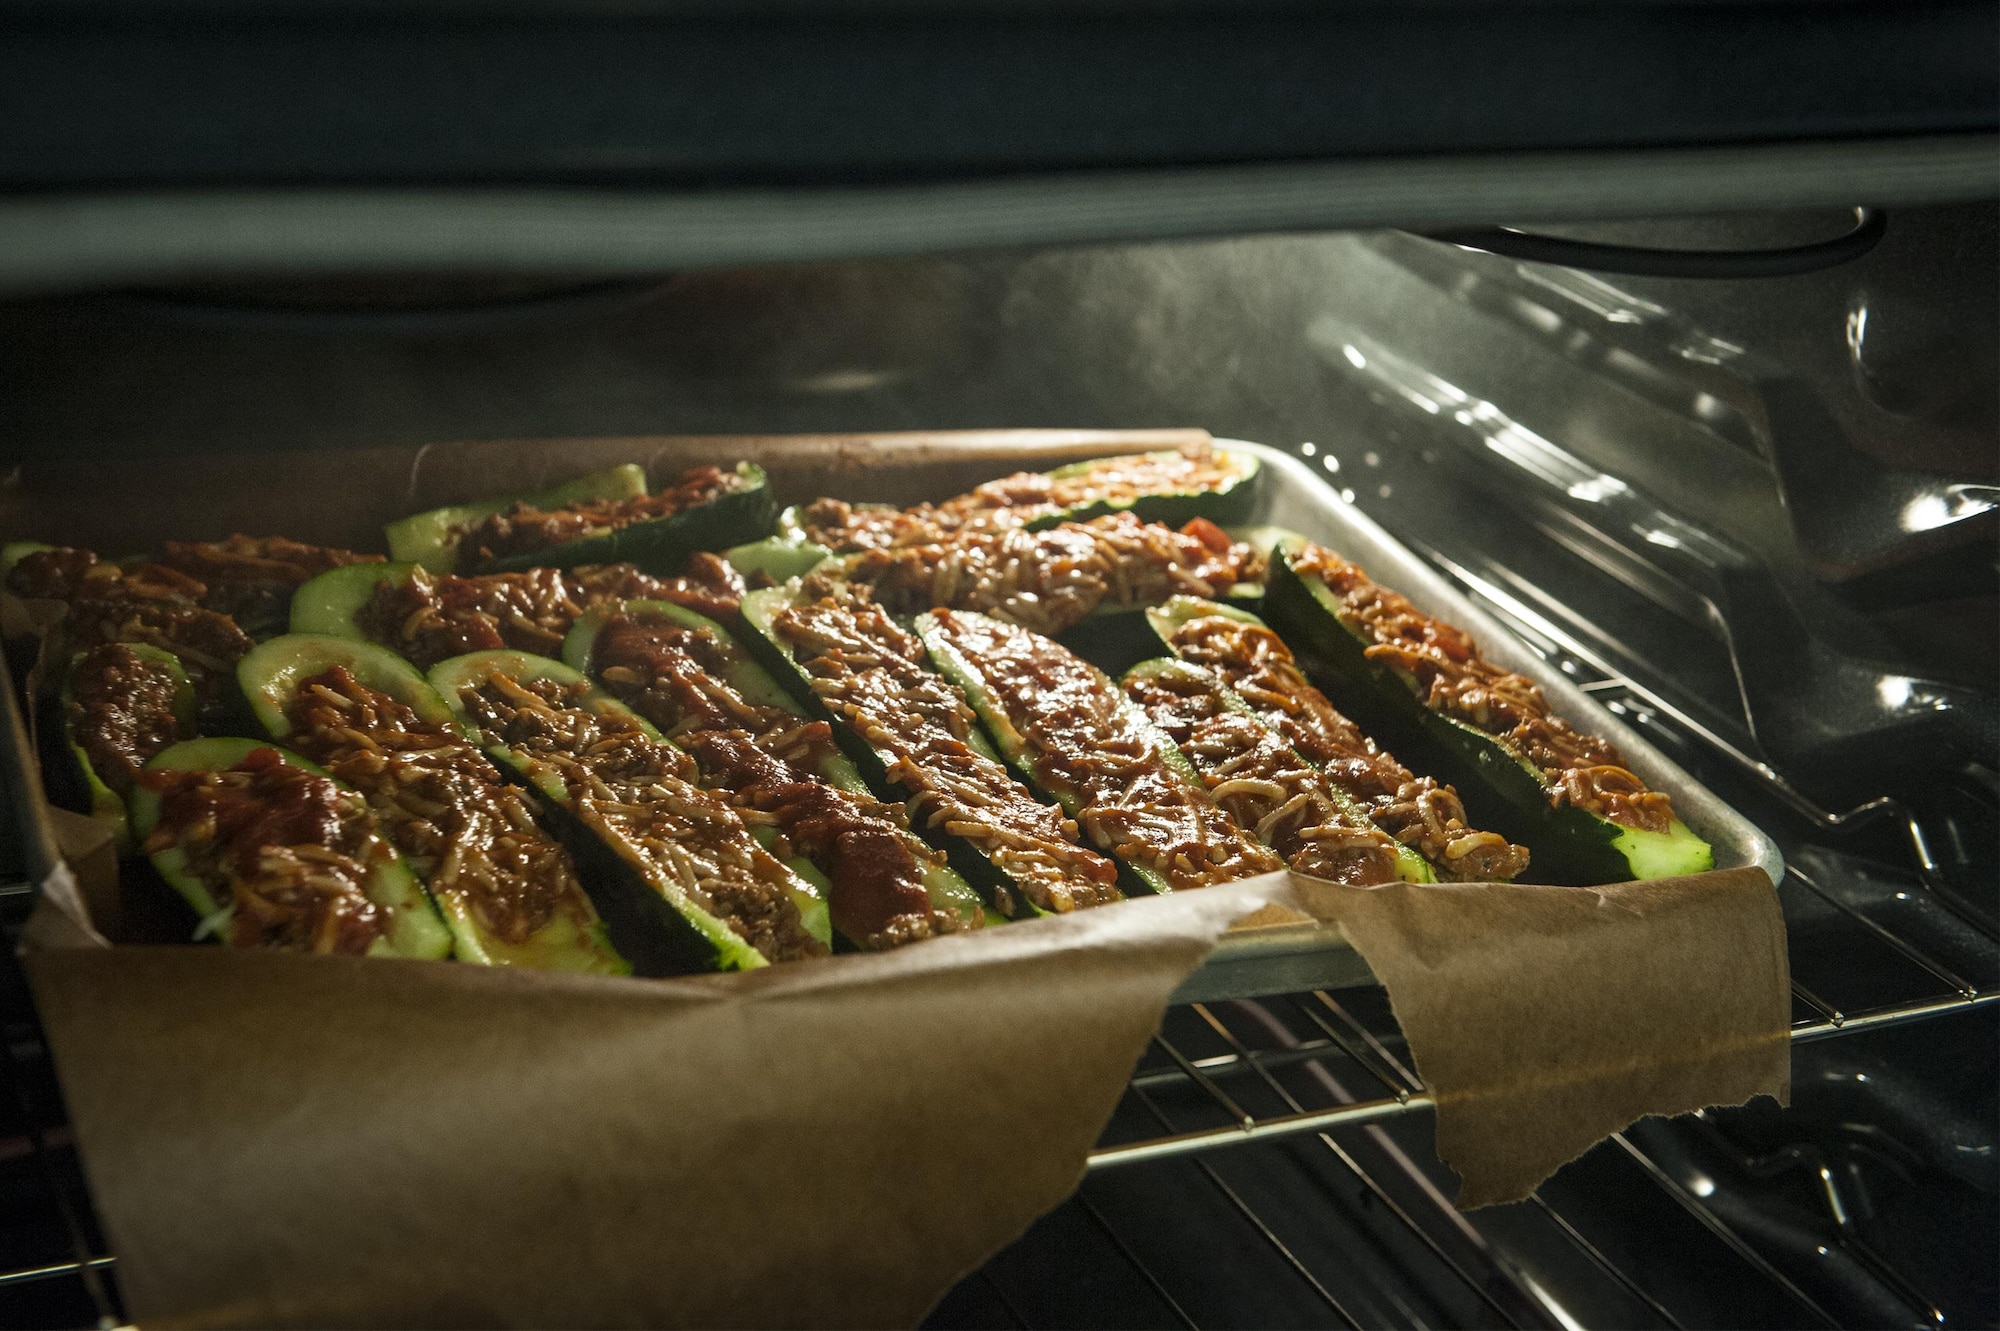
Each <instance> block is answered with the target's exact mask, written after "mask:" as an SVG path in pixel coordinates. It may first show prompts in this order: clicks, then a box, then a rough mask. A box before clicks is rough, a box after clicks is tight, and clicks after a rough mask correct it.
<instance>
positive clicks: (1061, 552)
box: [806, 513, 1263, 634]
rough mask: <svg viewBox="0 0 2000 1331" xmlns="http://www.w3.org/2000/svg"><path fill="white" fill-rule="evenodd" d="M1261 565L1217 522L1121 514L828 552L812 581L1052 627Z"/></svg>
mask: <svg viewBox="0 0 2000 1331" xmlns="http://www.w3.org/2000/svg"><path fill="white" fill-rule="evenodd" d="M1262 572H1263V570H1262V561H1261V559H1260V558H1259V557H1258V556H1257V555H1256V554H1255V553H1254V552H1253V551H1252V550H1251V549H1250V547H1249V546H1247V545H1235V544H1232V543H1231V542H1230V540H1229V538H1228V537H1227V536H1226V535H1224V534H1223V532H1222V529H1221V528H1219V527H1217V526H1216V525H1215V524H1214V523H1212V522H1207V521H1204V520H1202V519H1199V518H1198V519H1196V520H1195V521H1193V522H1190V523H1188V524H1187V526H1185V527H1183V528H1182V529H1181V530H1179V531H1176V530H1174V529H1173V528H1171V527H1166V526H1162V525H1160V524H1157V523H1145V522H1141V521H1139V519H1138V518H1136V517H1134V516H1132V515H1131V514H1130V513H1117V514H1113V515H1111V516H1109V517H1103V518H1098V519H1096V520H1094V521H1091V522H1065V523H1062V524H1060V525H1058V526H1054V527H1050V528H1047V529H1046V530H1043V531H1026V530H1023V529H1020V528H1009V529H1002V530H992V531H984V530H967V531H961V532H957V533H954V534H952V535H950V536H947V537H945V538H944V539H942V540H940V541H939V542H937V543H936V544H933V545H917V546H907V547H903V548H899V549H894V550H873V551H869V552H866V553H864V554H858V555H854V556H851V557H850V558H847V559H844V560H838V561H835V560H829V561H827V562H826V563H825V564H822V565H821V566H820V568H819V569H817V570H815V571H814V572H813V574H812V575H811V576H810V577H809V578H808V579H807V584H806V585H807V590H808V594H817V593H818V592H819V591H821V590H824V589H826V588H827V587H829V586H830V585H831V584H832V583H833V582H834V581H836V580H845V581H847V582H850V583H860V584H866V585H868V586H869V587H871V588H873V590H874V595H875V599H876V600H877V601H878V602H880V603H881V604H882V605H883V606H885V607H887V608H888V609H890V610H891V611H894V612H897V613H902V614H913V613H918V612H921V611H924V610H929V609H932V608H934V607H949V608H951V609H954V610H978V611H984V612H986V613H988V614H992V615H995V616H998V617H999V618H1001V619H1005V620H1007V621H1009V622H1011V623H1015V624H1019V625H1020V626H1022V627H1023V628H1028V629H1033V630H1035V631H1036V632H1038V633H1047V634H1055V633H1060V632H1062V631H1063V630H1064V629H1066V628H1068V627H1070V626H1071V625H1072V624H1075V623H1077V622H1079V621H1080V620H1082V619H1083V618H1084V616H1086V615H1088V614H1089V613H1090V612H1091V611H1093V610H1096V609H1097V608H1099V607H1100V606H1103V607H1107V608H1110V607H1116V608H1121V609H1129V608H1131V607H1134V606H1143V605H1156V604H1158V603H1159V602H1161V601H1164V600H1166V599H1167V598H1168V597H1170V596H1175V595H1188V596H1201V597H1214V596H1219V595H1222V594H1224V593H1226V592H1227V591H1228V589H1229V588H1230V587H1232V586H1234V585H1235V584H1236V583H1238V582H1241V581H1254V580H1256V579H1257V578H1259V577H1261V576H1262Z"/></svg>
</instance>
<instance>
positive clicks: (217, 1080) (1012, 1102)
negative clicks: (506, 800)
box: [24, 877, 1285, 1326]
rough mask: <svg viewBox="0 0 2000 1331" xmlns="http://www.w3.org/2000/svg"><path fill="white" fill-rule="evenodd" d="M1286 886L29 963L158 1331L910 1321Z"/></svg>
mask: <svg viewBox="0 0 2000 1331" xmlns="http://www.w3.org/2000/svg"><path fill="white" fill-rule="evenodd" d="M1284 888H1285V883H1284V880H1283V878H1282V877H1271V878H1265V879H1260V880H1254V881H1251V882H1246V883H1241V884H1232V885H1230V886H1229V887H1226V888H1222V889H1215V890H1211V891H1207V892H1199V893H1191V894H1184V895H1180V896H1174V897H1163V898H1157V899H1152V900H1143V901H1134V902H1128V903H1125V904H1124V905H1122V906H1120V907H1118V908H1117V909H1114V910H1098V911H1086V912H1082V913H1079V914H1076V915H1070V916H1065V917H1061V918H1054V919H1048V920H1040V921H1035V922H1033V923H1026V924H1018V925H1009V926H1007V927H1006V928H1003V929H994V930H990V931H982V932H981V933H978V934H974V935H966V936H960V937H955V938H946V939H939V940H936V941H934V942H930V943H926V944H924V945H922V946H920V947H912V948H906V949H903V950H901V951H898V952H893V953H886V954H878V955H861V956H849V957H836V958H832V959H830V960H827V961H823V962H817V963H813V964H808V965H800V966H790V967H774V968H771V969H769V970H764V971H757V972H752V973H749V974H745V975H736V976H708V977H698V978H690V979H684V980H629V979H602V978H597V977H590V976H562V975H553V974H546V973H534V972H526V971H511V970H496V969H484V968H478V967H472V966H455V965H451V964H449V963H443V962H387V961H377V960H368V959H362V958H318V957H302V956H292V955H286V954H281V953H260V952H226V951H223V950H221V949H209V948H185V947H183V948H97V949H90V948H66V949H61V950H52V951H37V952H34V953H31V954H30V955H28V956H27V957H26V958H25V959H24V960H25V964H26V966H27V969H28V974H29V978H30V981H31V983H32V984H33V986H34V991H35V996H36V1002H37V1005H38V1007H39V1009H40V1012H41V1015H42V1019H43V1022H44V1025H45V1027H46V1028H47V1031H48V1034H49V1038H50V1043H51V1047H52V1049H53V1050H54V1054H55V1059H56V1065H57V1070H58V1072H59V1074H60V1076H61V1079H62V1084H63V1088H64V1092H65V1095H66V1098H67V1100H68V1104H69V1109H70V1114H71V1119H72V1123H73V1125H74V1128H75V1131H76V1133H77V1135H78V1138H79V1140H80V1142H81V1143H82V1155H83V1159H84V1162H85V1168H86V1170H87V1173H88V1176H89V1180H90V1185H91V1191H92V1194H93V1197H94V1198H95V1200H96V1202H97V1207H98V1211H99V1214H100V1216H101V1217H102V1219H103V1222H104V1225H105V1228H106V1231H107V1233H108V1235H109V1237H110V1240H111V1245H112V1249H113V1251H114V1252H115V1253H116V1254H117V1257H118V1279H119V1283H120V1287H121V1288H122V1290H123V1291H124V1293H125V1296H126V1299H127V1301H128V1304H129V1306H130V1309H131V1311H132V1313H133V1315H134V1316H135V1318H136V1319H137V1320H138V1321H140V1322H141V1323H144V1324H147V1325H159V1326H178V1325H227V1326H259V1325H288V1326H289V1325H318V1326H551V1325H554V1326H655V1325H657V1326H902V1325H912V1324H914V1323H915V1322H917V1321H918V1320H919V1319H920V1318H921V1317H922V1315H923V1313H924V1312H925V1310H926V1309H927V1308H929V1306H930V1305H931V1304H932V1303H933V1302H934V1301H935V1300H936V1299H937V1298H938V1297H939V1296H941V1295H942V1294H943V1293H944V1292H945V1291H946V1290H947V1289H949V1288H950V1286H951V1285H952V1283H953V1282H954V1281H955V1280H957V1279H958V1278H959V1277H960V1276H961V1275H963V1274H965V1273H966V1272H968V1271H970V1270H971V1269H973V1268H974V1267H976V1266H977V1265H978V1264H979V1263H980V1262H981V1261H982V1260H983V1259H984V1258H985V1257H986V1256H988V1255H989V1254H990V1253H992V1252H993V1251H995V1250H997V1249H998V1248H1000V1247H1001V1246H1003V1245H1004V1244H1005V1243H1007V1242H1008V1241H1010V1240H1012V1239H1013V1238H1015V1237H1016V1236H1017V1235H1018V1234H1019V1233H1020V1232H1021V1231H1022V1230H1023V1229H1025V1228H1026V1227H1027V1225H1028V1224H1029V1223H1030V1222H1032V1221H1033V1220H1034V1218H1035V1217H1036V1216H1038V1215H1040V1214H1041V1213H1042V1212H1044V1211H1047V1210H1049V1209H1050V1208H1052V1207H1053V1206H1055V1205H1056V1204H1057V1203H1058V1202H1060V1201H1061V1200H1062V1199H1063V1198H1064V1197H1065V1196H1067V1195H1068V1194H1069V1192H1070V1191H1071V1190H1073V1189H1074V1188H1075V1186H1076V1185H1077V1183H1078V1182H1079V1181H1080V1180H1081V1178H1082V1173H1083V1166H1084V1159H1085V1156H1086V1155H1087V1153H1088V1152H1089V1149H1090V1147H1091V1145H1092V1143H1093V1142H1094V1141H1095V1139H1096V1136H1097V1134H1098V1132H1099V1130H1100V1129H1101V1128H1102V1126H1103V1124H1104V1122H1105V1121H1106V1120H1107V1119H1108V1118H1109V1117H1110V1113H1111V1110H1112V1108H1113V1107H1114V1106H1115V1104H1116V1102H1117V1099H1118V1096H1119V1093H1120V1091H1121V1090H1122V1089H1123V1086H1124V1083H1125V1079H1126V1077H1127V1076H1128V1075H1129V1074H1130V1072H1131V1068H1132V1065H1133V1063H1134V1062H1135V1061H1136V1060H1137V1058H1138V1055H1139V1053H1140V1051H1141V1048H1142V1047H1143V1045H1144V1044H1145V1041H1146V1039H1147V1037H1149V1036H1150V1035H1151V1034H1152V1032H1153V1030H1154V1029H1155V1028H1156V1026H1157V1025H1158V1022H1159V1018H1160V1013H1161V1011H1162V1009H1163V1007H1164V1006H1165V1003H1166V1000H1167V996H1168V994H1169V993H1170V992H1171V991H1172V989H1173V987H1174V986H1175V985H1176V984H1177V983H1179V981H1180V980H1181V979H1182V978H1183V977H1184V976H1185V975H1186V974H1187V973H1188V972H1189V971H1191V970H1192V969H1193V968H1194V967H1195V966H1196V965H1197V964H1198V963H1199V962H1200V960H1201V958H1202V956H1203V955H1204V954H1205V953H1206V952H1207V951H1208V950H1209V948H1210V946H1211V945H1212V943H1213V940H1214V938H1215V937H1216V935H1217V934H1219V933H1220V932H1221V931H1222V930H1223V929H1224V928H1225V927H1226V926H1227V925H1228V923H1229V922H1230V921H1231V920H1232V919H1234V918H1237V917H1238V916H1241V915H1244V914H1246V913H1248V912H1249V911H1252V910H1254V909H1256V908H1257V906H1258V905H1259V904H1261V903H1262V902H1263V901H1265V900H1267V899H1269V898H1270V897H1271V896H1272V895H1273V894H1275V893H1279V892H1281V891H1283V890H1284ZM39 927H40V928H41V929H42V930H44V931H45V932H44V935H43V936H50V935H49V933H48V932H47V931H50V930H53V929H57V928H59V927H62V926H61V924H60V922H54V921H44V922H43V923H42V924H41V925H40V926H39Z"/></svg>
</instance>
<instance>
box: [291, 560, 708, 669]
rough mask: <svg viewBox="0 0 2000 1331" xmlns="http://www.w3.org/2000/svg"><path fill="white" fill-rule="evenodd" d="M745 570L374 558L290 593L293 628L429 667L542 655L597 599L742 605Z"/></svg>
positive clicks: (702, 607) (699, 563)
mask: <svg viewBox="0 0 2000 1331" xmlns="http://www.w3.org/2000/svg"><path fill="white" fill-rule="evenodd" d="M744 591H745V587H744V583H743V578H742V575H741V574H739V573H737V572H736V570H735V569H734V568H732V567H731V566H730V565H729V564H728V563H726V562H724V561H723V560H722V559H720V558H718V557H716V556H715V555H712V554H707V553H696V554H695V555H693V556H692V557H691V558H690V559H689V560H688V565H687V568H686V570H685V571H684V572H682V573H680V574H677V575H675V576H673V577H664V578H663V577H654V576H652V575H651V574H647V573H642V572H640V571H639V569H638V568H637V566H635V565H632V564H594V565H583V566H580V567H577V568H570V569H554V568H529V569H522V570H520V571H518V572H514V573H477V574H470V575H460V574H455V573H432V572H431V571H429V570H428V569H426V568H425V567H424V566H423V565H421V564H416V563H395V564H369V565H365V566H363V565H357V566H355V567H351V568H339V569H334V570H333V571H331V572H329V573H326V574H323V575H321V576H320V577H317V578H314V579H313V580H312V581H311V582H308V583H307V584H306V585H305V586H303V587H301V588H299V590H298V593H297V594H296V595H295V596H293V597H292V607H291V623H292V632H294V633H330V634H333V635H334V636H336V637H341V638H358V639H362V640H365V641H368V642H377V643H381V644H382V645H383V646H385V647H387V648H389V649H390V650H391V651H394V652H395V653H397V654H398V655H399V656H402V657H403V658H404V659H406V660H408V661H410V662H412V663H414V664H416V665H417V666H419V667H421V668H423V669H426V670H428V669H430V667H432V666H434V665H436V664H437V663H438V662H440V661H444V660H448V659H449V658H451V657H454V656H463V655H465V654H466V653H467V652H485V651H497V650H499V649H501V648H512V649H514V650H515V651H522V652H533V653H535V654H536V655H538V656H554V655H556V654H558V653H560V652H561V651H562V650H563V639H564V638H565V636H566V635H567V634H568V633H569V631H570V629H571V628H572V627H573V626H574V625H575V623H576V621H577V618H578V617H579V616H580V615H582V614H583V613H584V612H585V611H587V610H589V609H590V608H591V607H592V606H597V605H603V604H605V603H607V602H611V601H621V600H628V599H645V600H659V601H671V602H673V603H674V604H676V605H684V606H688V607H690V608H692V609H695V610H698V611H702V612H705V613H708V614H711V615H715V614H721V615H728V614H733V613H735V610H736V606H737V603H738V602H740V601H741V600H742V599H743V594H744Z"/></svg>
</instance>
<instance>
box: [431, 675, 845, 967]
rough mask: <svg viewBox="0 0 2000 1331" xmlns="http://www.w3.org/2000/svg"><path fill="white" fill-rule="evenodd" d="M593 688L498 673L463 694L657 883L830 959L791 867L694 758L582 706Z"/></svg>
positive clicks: (765, 940) (757, 931) (750, 936)
mask: <svg viewBox="0 0 2000 1331" xmlns="http://www.w3.org/2000/svg"><path fill="white" fill-rule="evenodd" d="M585 692H587V688H586V686H584V685H571V684H559V683H556V682H554V681H552V680H538V681H536V682H534V683H529V684H523V683H520V682H518V681H516V680H513V679H510V678H508V677H507V676H505V675H498V674H496V675H492V676H490V677H488V678H487V679H486V680H485V681H484V682H483V683H480V684H477V685H467V686H466V687H464V688H462V689H461V690H460V691H459V696H460V698H461V699H462V701H463V702H464V703H465V706H466V708H467V710H468V711H469V712H470V714H471V716H472V718H473V720H474V722H476V723H477V724H478V725H479V727H480V728H481V729H482V730H483V731H485V733H486V735H487V736H488V738H489V739H490V740H492V741H493V742H497V743H502V744H505V745H507V747H509V748H510V749H512V750H514V752H515V753H517V754H519V755H521V756H522V757H524V758H526V759H527V760H529V761H530V762H532V763H534V764H536V765H537V766H538V767H542V768H546V769H548V770H551V771H553V772H554V773H555V774H556V775H557V776H558V777H560V778H561V780H562V782H563V784H564V786H565V787H566V788H567V790H568V792H569V797H570V801H571V808H572V810H573V811H574V812H575V813H576V815H577V817H578V818H579V819H581V820H582V821H583V822H584V824H585V825H587V826H589V827H590V828H591V829H592V830H593V831H595V832H596V833H597V834H598V835H599V836H601V837H603V838H605V840H607V841H608V842H609V843H610V844H612V845H613V846H614V847H617V848H618V849H620V850H621V851H622V852H623V853H624V858H625V859H626V861H627V862H628V863H631V864H633V865H634V866H635V867H638V868H639V869H640V870H641V872H643V873H644V874H645V875H646V876H647V878H648V879H649V880H650V881H651V882H652V883H653V885H654V886H655V887H656V888H659V887H663V886H669V885H670V886H671V887H673V888H676V889H678V890H680V891H683V892H685V893H686V894H687V895H688V897H689V898H691V899H692V900H693V901H694V902H695V904H697V905H699V906H700V907H701V908H702V909H704V910H706V911H707V912H708V913H709V914H711V915H714V916H716V917H717V918H718V919H721V920H723V921H724V922H725V923H727V924H728V925H729V926H730V927H731V928H732V929H734V930H735V931H736V932H737V933H738V934H739V935H741V936H742V937H743V939H744V940H745V941H746V942H748V943H749V944H750V945H751V946H752V947H754V948H756V949H757V951H758V952H760V953H762V954H763V955H764V957H765V958H766V959H767V960H770V961H795V960H798V959H800V958H802V957H813V956H823V955H825V953H826V950H827V949H826V945H825V944H823V943H821V942H820V941H819V940H818V939H815V938H814V937H813V936H812V935H811V934H808V933H807V932H806V930H805V926H804V923H803V922H802V921H801V920H800V918H799V908H798V903H797V902H796V901H795V900H793V898H792V895H791V891H790V887H789V881H788V877H789V876H788V874H787V872H786V870H785V868H784V866H783V865H781V864H779V863H778V861H777V860H776V859H774V858H772V856H771V854H770V852H768V851H766V850H765V849H764V848H763V847H762V846H760V845H758V844H757V842H756V840H755V839H754V838H753V837H752V836H751V835H750V832H749V829H748V828H746V827H745V826H744V822H743V819H742V818H741V817H740V816H738V814H737V813H736V812H735V811H734V810H733V809H731V808H730V807H729V805H727V804H725V803H724V802H723V801H722V800H721V799H719V798H717V797H716V796H715V795H714V794H713V793H712V792H710V791H706V790H703V789H701V788H700V787H699V786H697V785H695V784H694V775H695V772H694V764H693V763H692V762H690V761H689V759H688V757H687V755H686V754H684V753H681V752H680V751H679V750H677V749H675V748H674V747H673V746H671V745H668V744H663V743H661V742H660V741H659V740H656V739H654V738H652V737H651V736H649V735H647V734H646V733H645V732H644V731H643V730H641V729H640V728H639V727H638V726H637V725H636V724H634V723H633V722H632V721H631V720H630V719H629V718H624V717H618V716H604V715H600V714H599V713H597V712H593V711H590V710H588V709H587V708H585V707H583V706H581V705H580V700H581V699H582V697H583V695H584V694H585Z"/></svg>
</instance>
